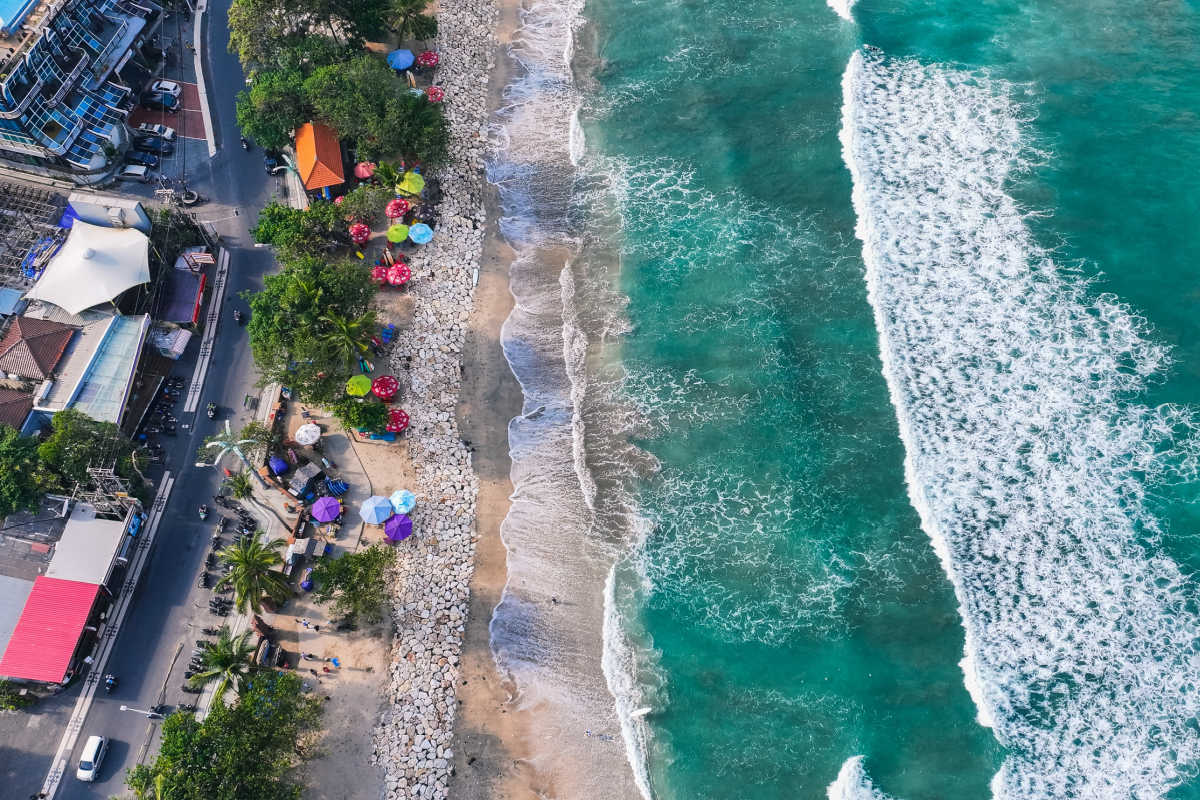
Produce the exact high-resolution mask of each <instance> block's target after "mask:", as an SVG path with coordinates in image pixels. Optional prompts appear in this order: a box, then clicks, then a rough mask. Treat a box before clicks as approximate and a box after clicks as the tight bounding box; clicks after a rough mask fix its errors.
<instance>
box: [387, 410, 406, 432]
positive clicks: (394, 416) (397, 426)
mask: <svg viewBox="0 0 1200 800" xmlns="http://www.w3.org/2000/svg"><path fill="white" fill-rule="evenodd" d="M407 427H408V412H407V411H405V410H404V409H402V408H393V409H392V410H391V411H390V412H389V413H388V424H387V427H386V428H385V430H387V431H388V432H390V433H400V432H401V431H403V430H404V429H405V428H407Z"/></svg>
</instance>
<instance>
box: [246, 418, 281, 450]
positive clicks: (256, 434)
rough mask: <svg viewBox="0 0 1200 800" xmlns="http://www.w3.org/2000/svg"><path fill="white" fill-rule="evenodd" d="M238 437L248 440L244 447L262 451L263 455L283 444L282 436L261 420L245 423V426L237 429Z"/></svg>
mask: <svg viewBox="0 0 1200 800" xmlns="http://www.w3.org/2000/svg"><path fill="white" fill-rule="evenodd" d="M238 438H239V439H246V440H247V441H248V442H249V444H247V445H246V447H247V448H248V449H249V451H250V452H257V451H262V452H263V453H264V455H265V454H266V453H270V452H271V451H272V450H274V449H275V448H277V447H279V446H280V445H281V444H283V437H282V436H280V434H279V432H278V431H276V430H275V428H273V427H268V426H266V425H264V424H262V423H261V422H248V423H246V425H245V427H243V428H242V429H241V430H240V431H238Z"/></svg>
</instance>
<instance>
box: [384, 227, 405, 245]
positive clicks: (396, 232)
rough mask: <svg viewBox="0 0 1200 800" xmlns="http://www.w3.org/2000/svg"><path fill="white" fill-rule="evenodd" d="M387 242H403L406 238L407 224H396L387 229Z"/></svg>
mask: <svg viewBox="0 0 1200 800" xmlns="http://www.w3.org/2000/svg"><path fill="white" fill-rule="evenodd" d="M387 237H388V241H389V242H403V241H404V240H405V239H407V238H408V226H407V225H400V224H396V225H393V226H392V227H390V228H388V229H387Z"/></svg>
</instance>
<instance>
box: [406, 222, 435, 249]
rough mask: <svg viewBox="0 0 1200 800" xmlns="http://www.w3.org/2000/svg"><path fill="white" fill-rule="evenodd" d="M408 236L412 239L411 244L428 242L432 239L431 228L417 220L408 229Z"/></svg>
mask: <svg viewBox="0 0 1200 800" xmlns="http://www.w3.org/2000/svg"><path fill="white" fill-rule="evenodd" d="M408 238H409V239H412V240H413V244H429V243H430V242H431V241H433V228H431V227H429V226H428V225H426V224H425V223H424V222H418V223H417V224H416V225H413V226H412V227H410V228H409V229H408Z"/></svg>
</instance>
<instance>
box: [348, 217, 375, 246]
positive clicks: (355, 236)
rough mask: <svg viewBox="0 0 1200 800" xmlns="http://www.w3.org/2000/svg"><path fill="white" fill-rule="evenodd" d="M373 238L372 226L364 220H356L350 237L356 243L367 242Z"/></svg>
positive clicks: (351, 227) (351, 228)
mask: <svg viewBox="0 0 1200 800" xmlns="http://www.w3.org/2000/svg"><path fill="white" fill-rule="evenodd" d="M370 238H371V228H370V227H369V226H368V225H367V224H366V223H364V222H356V223H354V224H353V225H351V226H350V239H351V241H353V242H354V243H355V244H366V243H367V240H368V239H370Z"/></svg>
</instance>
